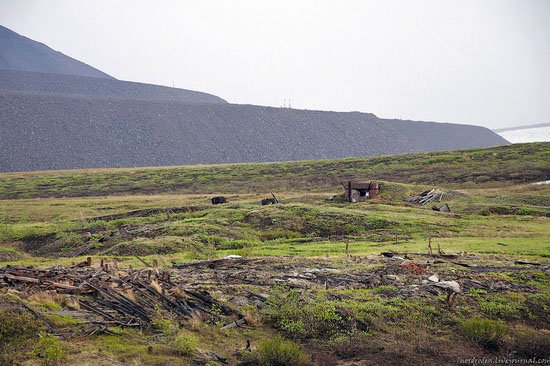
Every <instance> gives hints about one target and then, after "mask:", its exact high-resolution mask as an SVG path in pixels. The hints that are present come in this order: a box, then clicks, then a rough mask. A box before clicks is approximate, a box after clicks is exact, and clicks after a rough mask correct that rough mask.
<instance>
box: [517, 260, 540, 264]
mask: <svg viewBox="0 0 550 366" xmlns="http://www.w3.org/2000/svg"><path fill="white" fill-rule="evenodd" d="M514 263H515V264H528V265H532V266H540V263H539V262H530V261H524V260H521V259H518V260H516V261H514Z"/></svg>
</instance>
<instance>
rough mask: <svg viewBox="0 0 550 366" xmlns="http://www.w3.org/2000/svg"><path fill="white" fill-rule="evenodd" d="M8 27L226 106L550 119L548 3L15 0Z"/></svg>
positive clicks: (7, 10) (107, 68)
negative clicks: (204, 94)
mask: <svg viewBox="0 0 550 366" xmlns="http://www.w3.org/2000/svg"><path fill="white" fill-rule="evenodd" d="M0 24H2V25H4V26H6V27H8V28H10V29H12V30H13V31H15V32H17V33H19V34H21V35H24V36H26V37H29V38H31V39H34V40H36V41H39V42H42V43H45V44H47V45H48V46H50V47H51V48H53V49H55V50H57V51H60V52H62V53H64V54H66V55H68V56H71V57H73V58H76V59H78V60H80V61H83V62H86V63H88V64H90V65H91V66H93V67H96V68H98V69H100V70H102V71H104V72H106V73H108V74H110V75H111V76H113V77H115V78H117V79H121V80H130V81H139V82H145V83H152V84H160V85H167V86H172V85H175V86H176V87H179V88H184V89H192V90H198V91H204V92H208V93H212V94H215V95H218V96H220V97H222V98H224V99H226V100H227V101H228V102H231V103H239V104H258V105H266V106H275V107H280V106H282V105H283V103H284V101H285V100H286V101H288V100H289V99H290V102H291V105H292V107H293V108H300V109H318V110H335V111H361V112H371V113H374V114H376V115H377V116H379V117H383V118H402V119H412V120H427V121H440V122H455V123H465V124H475V125H480V126H485V127H489V128H502V127H509V126H517V125H526V124H535V123H546V122H550V66H549V65H550V1H547V0H539V1H530V0H518V1H505V0H495V1H490V0H485V1H479V0H475V1H442V0H435V1H339V2H336V1H273V2H268V1H97V0H94V1H74V0H73V1H53V0H52V1H27V0H17V1H6V0H0Z"/></svg>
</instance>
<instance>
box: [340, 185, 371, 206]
mask: <svg viewBox="0 0 550 366" xmlns="http://www.w3.org/2000/svg"><path fill="white" fill-rule="evenodd" d="M342 185H343V186H344V190H345V191H344V196H345V199H346V201H348V202H361V201H366V200H369V199H371V198H374V197H376V195H377V194H378V193H379V192H380V187H381V185H380V184H378V183H375V182H369V183H365V182H352V181H348V182H346V183H342Z"/></svg>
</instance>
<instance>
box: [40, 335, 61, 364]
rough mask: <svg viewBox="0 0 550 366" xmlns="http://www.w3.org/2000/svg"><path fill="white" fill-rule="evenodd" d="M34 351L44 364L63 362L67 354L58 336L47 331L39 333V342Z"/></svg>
mask: <svg viewBox="0 0 550 366" xmlns="http://www.w3.org/2000/svg"><path fill="white" fill-rule="evenodd" d="M32 353H33V355H35V356H36V357H38V358H40V359H41V363H42V364H43V365H57V364H61V362H62V360H63V358H64V355H65V353H64V352H63V348H61V345H60V344H59V342H58V341H57V338H55V336H53V335H51V334H46V333H40V334H39V340H38V343H37V344H36V345H35V346H34V348H33V350H32Z"/></svg>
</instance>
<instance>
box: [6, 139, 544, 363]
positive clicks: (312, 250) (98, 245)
mask: <svg viewBox="0 0 550 366" xmlns="http://www.w3.org/2000/svg"><path fill="white" fill-rule="evenodd" d="M349 179H353V180H364V181H377V182H379V183H381V184H382V190H381V194H380V195H378V196H377V197H376V198H375V199H372V200H370V201H368V202H362V203H356V204H350V203H347V202H344V200H343V187H342V186H341V184H340V183H341V182H344V181H347V180H349ZM549 179H550V143H533V144H517V145H508V146H501V147H495V148H487V149H472V150H461V151H449V152H437V153H426V154H409V155H397V156H381V157H371V158H350V159H337V160H327V161H300V162H284V163H258V164H232V165H212V166H187V167H161V168H135V169H98V170H82V171H78V170H74V171H55V172H28V173H8V174H0V243H1V246H0V266H7V265H16V266H19V265H33V266H38V267H46V266H53V265H57V264H62V265H70V264H71V263H72V262H80V261H82V260H84V259H85V258H86V257H87V256H91V257H92V259H93V261H94V263H96V262H97V261H98V260H99V259H104V260H107V261H112V260H116V261H117V262H118V263H120V265H121V266H122V267H124V268H126V267H128V266H130V265H131V266H132V267H133V268H136V267H138V268H139V267H142V266H143V264H142V263H141V262H140V261H139V260H138V259H136V258H135V257H134V256H135V255H139V256H141V258H142V259H144V260H146V261H149V262H151V261H152V260H153V259H156V258H159V257H160V258H161V259H162V260H163V261H164V262H166V263H179V262H185V261H190V260H195V259H206V258H215V257H223V256H227V255H230V254H236V255H241V256H245V257H270V258H274V260H275V261H281V262H285V261H286V262H289V263H290V262H293V261H299V260H304V261H306V262H305V263H309V262H308V261H318V260H323V261H327V263H330V265H332V266H333V267H335V268H340V269H341V270H347V269H353V270H361V271H365V273H368V272H369V271H371V270H373V269H376V268H381V267H384V268H394V267H395V266H394V265H393V264H391V263H390V262H388V263H386V262H379V263H378V262H377V259H372V258H379V256H378V254H379V253H381V252H396V253H416V252H420V253H426V252H427V245H428V242H429V241H430V240H431V243H432V247H434V248H437V245H438V244H439V245H440V247H441V249H442V250H443V251H445V252H446V253H457V254H459V259H458V260H460V261H464V260H466V259H460V258H470V257H468V256H472V255H473V256H474V257H475V258H476V259H475V260H476V261H478V262H476V263H477V266H478V267H479V268H482V267H483V268H484V267H485V266H488V267H490V268H493V267H494V268H497V270H490V269H489V270H488V271H489V272H487V273H485V272H483V273H481V272H479V273H478V272H475V271H472V272H468V271H470V270H468V269H464V268H463V267H456V268H455V267H452V263H440V264H438V265H439V266H440V267H438V268H439V270H438V273H440V274H441V275H445V276H447V277H448V278H460V279H461V280H462V281H466V282H465V283H469V282H468V281H471V280H477V281H496V282H498V281H500V282H502V281H504V282H506V283H508V284H509V285H507V286H509V288H515V290H509V291H508V290H507V291H503V292H502V294H503V295H502V296H501V297H498V296H500V295H498V292H497V291H495V293H492V292H490V291H489V293H483V292H479V291H478V290H476V289H475V288H474V290H473V291H474V292H472V293H468V294H464V296H463V297H461V298H460V300H459V307H457V308H456V309H455V310H452V309H447V308H443V300H444V299H442V298H441V297H439V298H438V297H434V298H433V299H429V298H426V296H428V295H424V297H414V296H413V297H407V296H405V295H403V294H404V293H409V292H407V291H409V287H410V286H413V284H416V286H418V285H419V284H421V283H420V282H419V281H420V280H421V278H415V279H414V280H413V279H407V280H405V282H404V283H402V284H401V283H400V284H396V285H395V286H394V287H392V286H393V285H388V284H381V285H380V287H379V288H374V289H361V290H350V291H348V292H346V291H344V290H334V291H321V290H319V289H311V290H303V291H300V292H299V293H298V294H297V295H296V296H298V297H297V299H298V300H296V301H297V302H296V303H287V302H284V304H283V303H281V304H280V306H282V308H283V309H287V310H288V311H289V313H285V314H282V313H279V312H272V313H269V314H268V313H262V314H261V315H258V317H259V319H261V321H258V323H257V324H258V325H257V326H255V327H252V328H250V329H248V328H247V330H246V332H245V333H246V337H249V338H252V339H256V340H258V342H259V341H260V340H261V339H263V338H266V337H272V336H273V335H274V334H275V333H280V334H283V335H285V336H286V337H288V338H291V339H293V340H294V341H295V342H297V343H298V344H300V345H302V346H304V347H305V348H306V349H310V350H315V352H320V353H319V354H325V353H326V354H327V355H326V357H328V358H327V359H328V360H333V361H330V362H336V361H334V359H332V358H330V357H336V359H337V360H340V361H341V362H343V363H341V364H342V365H347V363H346V362H348V361H346V360H349V359H350V357H351V360H353V357H355V356H350V357H347V356H346V352H344V351H345V349H348V348H350V349H355V348H354V347H358V349H360V350H363V351H364V349H368V350H369V352H375V351H373V350H374V348H373V347H398V348H399V347H402V348H403V349H406V350H407V351H406V354H407V357H409V356H410V357H413V358H412V360H416V361H419V360H424V359H425V357H428V358H429V357H432V358H434V357H435V356H434V355H433V354H432V353H433V352H436V351H437V350H439V351H441V352H443V351H442V350H447V351H448V349H450V348H452V347H451V346H450V344H452V343H453V342H454V343H456V344H458V348H457V349H460V350H462V351H464V352H466V351H465V350H468V347H473V348H470V349H469V351H472V352H474V353H476V354H480V355H481V354H483V355H487V354H489V355H490V354H492V353H491V352H494V350H492V349H491V345H487V344H485V345H483V344H481V343H480V342H478V341H476V342H478V343H475V342H474V343H475V346H473V345H472V344H473V343H472V341H471V339H476V338H475V337H476V335H475V334H470V333H472V332H473V331H472V327H474V328H475V329H477V328H476V327H482V326H487V324H485V323H483V321H482V320H480V323H479V324H478V323H475V324H470V323H465V322H466V320H467V319H469V318H476V317H481V318H483V319H489V320H490V321H494V322H498V321H504V322H506V324H507V327H508V328H510V329H513V332H515V333H514V334H516V336H510V335H507V336H504V338H502V339H500V338H499V341H498V342H499V345H500V346H499V347H501V349H506V350H507V351H506V352H512V351H513V350H514V349H519V348H518V347H520V343H518V342H523V339H525V337H531V336H532V337H534V339H537V340H540V339H544V338H545V337H546V335H548V332H549V331H548V321H549V320H548V317H547V315H544V316H543V315H539V313H538V312H539V310H540V309H542V310H544V311H546V312H548V311H549V310H548V309H550V307H549V306H550V302H549V301H548V300H549V299H550V297H548V296H549V295H548V294H549V292H548V291H549V290H550V285H549V284H550V282H549V281H550V279H549V278H548V273H547V270H546V272H545V270H543V269H540V268H543V267H544V265H546V266H548V262H549V258H550V185H532V184H531V183H533V182H537V181H545V180H549ZM431 188H438V189H441V190H443V191H444V192H445V193H444V195H443V198H442V200H441V203H440V202H436V204H438V205H441V204H443V203H447V204H448V205H449V206H450V207H451V212H450V213H442V212H436V211H433V210H432V209H431V206H432V205H431V204H429V205H427V206H426V207H421V206H418V205H415V204H409V203H407V202H405V201H404V199H405V198H406V197H408V196H410V195H412V194H417V193H420V192H422V191H424V190H426V189H431ZM271 192H273V193H274V194H275V195H276V196H277V198H278V199H279V201H280V203H279V204H276V205H270V206H261V205H260V201H261V199H262V198H266V197H270V196H271V194H270V193H271ZM214 195H224V196H225V197H226V198H227V200H228V203H227V204H222V205H212V204H211V202H210V198H211V197H212V196H214ZM396 237H397V243H396ZM430 238H431V239H430ZM346 245H347V246H348V254H349V255H350V256H351V258H371V259H369V260H370V261H374V262H372V263H371V262H369V263H370V264H369V265H368V266H367V265H363V264H353V265H352V264H350V263H355V262H349V261H350V259H349V257H348V256H346V252H345V251H346ZM401 255H402V254H401ZM411 255H412V254H411ZM417 258H419V259H418V261H419V262H418V263H426V260H425V258H424V257H417ZM517 259H524V260H528V261H537V262H540V263H542V267H538V268H535V269H526V270H522V268H515V267H514V268H512V267H510V266H511V265H513V262H514V261H515V260H517ZM316 263H317V262H316ZM434 266H435V264H434ZM348 267H349V268H348ZM395 268H400V267H395ZM434 268H435V267H434ZM546 268H547V267H546ZM459 275H460V276H462V277H457V276H459ZM400 276H402V275H401V274H400ZM415 281H416V282H415ZM520 284H521V286H524V287H521V286H520ZM514 286H515V287H514ZM525 286H530V287H525ZM224 291H229V292H231V291H237V292H238V288H232V289H230V290H228V289H220V292H222V293H223V292H224ZM476 291H478V292H476ZM480 291H481V290H480ZM4 295H6V294H4ZM4 295H2V296H4ZM27 295H28V294H27ZM27 295H25V294H18V295H17V296H21V298H25V296H27ZM6 296H7V295H6ZM10 296H11V295H10ZM318 296H321V298H322V299H321V300H319V301H318V303H317V305H315V301H313V300H312V299H315V298H316V297H318ZM537 296H539V297H537ZM327 298H328V299H333V300H330V301H328V302H327V300H326V299H327ZM271 299H272V301H283V299H277V298H276V293H272V297H271ZM334 299H336V300H334ZM284 301H290V300H288V299H285V300H284ZM298 308H303V309H302V310H300V311H303V312H304V313H303V314H302V313H300V312H299V311H298V310H296V309H298ZM293 309H294V310H293ZM0 310H1V309H0ZM272 310H273V309H272ZM273 311H275V310H273ZM308 311H309V312H310V313H308ZM0 313H1V311H0ZM323 314H324V315H323ZM503 314H504V315H503ZM323 316H324V318H323ZM311 317H313V318H314V319H318V320H317V323H315V324H309V323H308V322H307V321H306V320H305V319H306V318H307V319H309V318H311ZM318 317H321V318H318ZM323 319H324V320H323ZM350 319H355V320H354V321H356V322H357V323H353V324H356V325H354V327H355V326H357V324H363V325H364V326H363V325H361V327H364V328H365V329H363V328H361V329H363V330H357V329H355V328H354V329H355V330H353V331H350V332H351V333H350V332H343V329H344V328H345V327H344V325H343V324H344V323H345V324H347V325H346V326H349V324H351V323H349V322H350V321H351V320H350ZM388 319H389V320H388ZM289 322H290V323H289ZM323 322H328V323H330V322H333V323H334V324H333V325H332V326H331V327H330V329H328V328H327V329H328V330H327V329H325V330H322V329H321V328H318V327H320V326H321V325H322V324H325V323H323ZM65 323H66V322H61V323H60V324H65ZM328 323H327V324H328ZM185 324H186V325H185V327H188V328H189V327H191V328H189V329H192V332H193V333H194V334H195V335H196V337H198V338H199V339H201V342H202V344H203V345H204V347H210V348H211V349H213V348H215V346H214V344H215V342H221V343H224V344H227V347H228V348H231V349H233V348H234V350H235V352H236V350H237V348H236V346H233V345H232V344H233V343H231V342H233V341H234V342H235V344H236V343H243V342H244V341H245V338H243V337H245V336H243V334H242V333H238V332H236V331H235V332H233V331H232V332H229V333H223V332H219V331H217V330H216V329H215V327H213V326H212V325H205V324H203V325H200V326H196V327H195V328H193V327H194V326H195V325H193V326H192V324H191V325H190V324H187V323H185ZM289 324H290V325H289ZM330 324H332V323H330ZM495 324H497V325H494V324H493V323H490V326H491V327H495V329H497V330H498V329H499V328H498V323H495ZM65 325H66V324H65ZM291 325H292V327H291ZM309 326H311V327H312V328H308V327H309ZM300 327H305V328H303V329H302V328H300ZM441 327H443V328H444V329H445V330H444V331H442V330H441V329H442V328H441ZM186 329H187V328H186ZM335 329H340V330H342V331H338V332H336V331H335V333H334V334H332V333H331V334H332V335H330V336H326V337H325V336H324V335H321V333H322V332H323V331H327V332H329V333H330V332H332V331H333V330H335ZM113 332H114V333H117V332H119V333H120V335H127V336H128V337H117V336H116V335H109V336H100V337H97V338H91V339H83V340H80V341H79V342H81V344H80V346H79V347H80V348H79V349H75V348H74V347H72V346H70V345H68V344H65V346H64V347H66V348H67V349H68V350H69V351H68V352H69V356H68V357H69V360H73V361H74V360H76V359H77V358H78V357H80V356H81V355H82V352H85V353H86V354H87V355H88V356H90V355H91V356H90V357H91V359H92V360H95V361H96V364H102V363H101V362H102V361H101V362H100V361H99V360H100V359H101V357H99V356H98V349H103V350H107V353H108V356H106V357H107V361H105V364H109V362H111V361H112V362H114V360H117V362H123V363H124V362H130V361H131V360H138V361H139V360H141V361H139V362H142V364H159V365H160V364H163V363H165V362H171V363H173V362H180V361H181V362H182V363H181V364H191V363H187V362H188V361H189V360H190V359H186V358H183V359H180V360H179V361H176V360H177V358H174V357H175V356H174V354H173V353H171V352H172V351H170V350H169V347H168V348H166V349H164V348H162V347H167V346H165V345H164V346H163V345H162V342H160V345H159V346H158V347H160V348H159V349H160V351H158V352H160V353H159V354H160V356H159V355H156V354H155V353H153V355H151V354H148V353H147V346H146V345H147V344H149V343H150V342H153V343H154V344H157V343H155V342H156V341H153V340H154V339H155V338H154V336H152V335H150V334H137V333H136V334H135V333H132V331H129V330H117V329H115V330H113ZM438 332H439V333H438ZM461 332H462V333H461ZM416 333H418V335H419V336H421V337H423V339H424V340H426V341H427V342H428V343H430V344H433V347H435V349H436V351H434V350H431V351H430V349H424V348H422V349H420V351H419V349H417V348H414V349H413V348H411V347H410V345H411V344H413V343H414V342H416V341H412V339H413V338H412V337H413V335H414V334H416ZM323 334H324V333H323ZM327 334H328V333H327ZM437 334H439V336H438V335H437ZM457 334H463V335H462V336H460V335H457ZM526 334H527V335H526ZM529 334H530V335H529ZM151 337H152V338H151ZM304 337H305V338H304ZM307 337H309V338H307ZM346 337H347V338H346ZM380 337H385V338H380ZM522 337H523V338H522ZM308 339H309V340H308ZM381 339H383V341H382V340H381ZM468 339H470V341H468ZM212 340H214V341H212ZM212 342H214V343H212ZM411 342H413V343H411ZM541 342H542V343H543V344H544V342H543V341H541ZM0 343H1V338H0ZM414 344H416V343H414ZM0 345H1V344H0ZM346 345H347V346H346ZM366 345H368V347H367V346H366ZM287 346H288V345H287ZM363 346H364V347H363ZM493 346H495V345H493ZM155 347H156V346H155ZM232 347H233V348H232ZM239 347H240V346H239ZM285 347H286V346H285ZM288 347H290V346H288ZM361 347H363V348H361ZM365 347H366V348H365ZM418 347H420V346H418ZM495 347H496V346H495ZM388 349H389V348H388ZM330 350H332V351H330ZM360 350H358V351H357V352H358V353H356V354H362V353H361V352H363V351H360ZM439 351H438V352H439ZM447 351H445V352H447ZM162 352H165V353H162ZM312 352H313V351H312ZM339 352H340V353H339ZM430 352H431V353H430ZM445 352H443V353H445ZM525 352H531V354H533V352H535V351H525ZM382 353H384V352H382ZM446 354H447V356H445V357H447V358H441V359H437V357H435V358H434V359H436V360H437V362H441V364H447V363H445V362H451V361H450V360H451V359H452V357H454V356H453V355H454V353H452V352H450V351H449V352H447V353H446ZM71 355H72V356H71ZM430 355H431V356H430ZM157 356H158V357H157ZM71 357H74V358H71ZM231 357H232V358H231V359H232V360H233V361H234V362H237V360H238V359H239V360H241V361H242V357H241V356H235V355H232V356H231ZM323 357H325V356H323ZM346 357H347V358H346ZM376 357H378V356H376ZM380 357H382V356H380ZM415 357H416V358H415ZM123 360H125V361H123ZM383 360H384V358H380V359H379V362H384V361H383ZM138 361H132V362H137V364H139V363H138ZM356 361H357V360H356ZM386 361H387V364H399V363H398V360H395V359H391V360H386ZM189 362H191V361H189ZM255 362H259V361H257V360H256V361H255ZM326 362H329V361H326ZM330 362H329V363H325V364H331V363H330ZM350 362H351V361H350ZM411 362H414V361H411ZM419 362H420V361H419ZM434 362H436V361H434ZM253 364H258V363H251V365H253ZM317 364H322V363H317ZM351 364H353V363H349V365H351ZM448 364H452V362H451V363H448Z"/></svg>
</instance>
